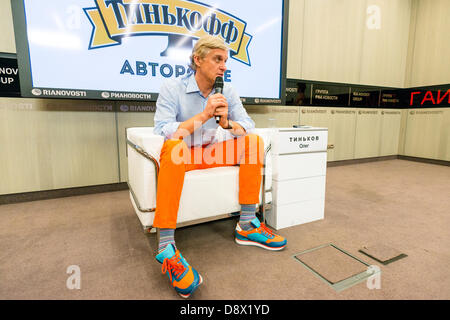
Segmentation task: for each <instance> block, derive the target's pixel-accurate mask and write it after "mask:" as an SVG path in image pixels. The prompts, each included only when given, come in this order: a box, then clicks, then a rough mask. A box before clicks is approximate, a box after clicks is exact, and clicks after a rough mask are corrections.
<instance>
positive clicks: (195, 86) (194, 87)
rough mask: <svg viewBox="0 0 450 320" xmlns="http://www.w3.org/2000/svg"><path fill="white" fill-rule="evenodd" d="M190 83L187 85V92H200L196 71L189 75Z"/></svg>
mask: <svg viewBox="0 0 450 320" xmlns="http://www.w3.org/2000/svg"><path fill="white" fill-rule="evenodd" d="M187 80H188V83H187V87H186V93H191V92H200V89H199V88H198V84H197V81H196V80H195V73H194V72H193V73H192V74H191V76H190V77H188V79H187Z"/></svg>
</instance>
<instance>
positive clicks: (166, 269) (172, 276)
mask: <svg viewBox="0 0 450 320" xmlns="http://www.w3.org/2000/svg"><path fill="white" fill-rule="evenodd" d="M156 260H158V262H159V263H162V269H161V271H162V273H166V274H167V275H168V276H169V280H170V283H171V284H172V286H173V287H174V288H175V291H176V292H177V293H178V294H179V295H180V296H181V297H182V298H189V296H190V295H191V294H192V293H193V292H194V291H195V289H197V288H198V286H199V285H201V284H202V282H203V278H202V276H201V275H200V274H199V273H198V272H197V270H195V269H194V268H192V267H191V266H190V265H189V263H187V261H186V259H184V258H183V256H182V255H181V253H180V251H178V250H175V247H174V246H173V244H169V245H168V246H167V247H166V248H165V249H164V250H163V251H161V252H160V253H159V254H157V255H156Z"/></svg>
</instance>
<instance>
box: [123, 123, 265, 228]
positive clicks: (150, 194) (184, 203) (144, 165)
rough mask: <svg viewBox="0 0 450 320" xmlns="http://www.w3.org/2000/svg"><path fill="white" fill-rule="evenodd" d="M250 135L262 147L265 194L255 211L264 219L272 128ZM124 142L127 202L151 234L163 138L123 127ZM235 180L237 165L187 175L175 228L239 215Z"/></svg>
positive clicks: (148, 129) (145, 129)
mask: <svg viewBox="0 0 450 320" xmlns="http://www.w3.org/2000/svg"><path fill="white" fill-rule="evenodd" d="M220 130H221V129H220ZM220 130H218V131H219V132H220ZM252 133H255V134H258V135H259V136H260V137H261V138H263V141H264V147H265V165H264V175H263V180H262V181H263V182H262V186H261V190H263V189H264V190H265V192H260V205H259V210H260V211H261V213H262V216H263V219H265V211H266V210H268V209H270V207H271V202H272V157H271V137H272V133H273V129H270V128H258V129H254V130H253V131H252ZM222 134H223V136H222V137H225V134H229V133H227V131H225V130H223V132H222ZM126 139H127V157H128V186H129V190H130V199H131V202H132V204H133V207H134V209H135V211H136V214H137V216H138V217H139V220H140V222H141V224H142V227H143V228H144V230H145V231H147V232H152V231H153V230H152V228H153V227H152V226H153V219H154V215H155V208H156V189H157V188H156V186H157V175H158V171H159V159H160V151H161V148H162V145H163V143H164V138H163V137H162V136H159V135H155V134H154V133H153V127H133V128H127V130H126ZM238 181H239V167H238V166H232V167H219V168H212V169H205V170H193V171H189V172H187V173H186V175H185V180H184V185H183V190H182V193H181V199H180V207H179V210H178V220H177V227H182V226H186V225H191V224H197V223H202V222H206V221H211V220H216V219H222V218H225V217H229V216H231V215H235V214H239V210H240V205H239V202H238V186H239V184H238ZM199 204H201V205H199Z"/></svg>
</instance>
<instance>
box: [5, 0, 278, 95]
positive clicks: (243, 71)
mask: <svg viewBox="0 0 450 320" xmlns="http://www.w3.org/2000/svg"><path fill="white" fill-rule="evenodd" d="M12 7H13V14H14V25H15V30H16V42H17V43H18V48H21V49H24V50H23V51H24V53H23V54H21V53H18V56H19V57H18V58H19V68H20V73H21V77H22V76H23V77H26V78H27V79H26V80H24V86H22V87H21V89H22V95H23V96H33V97H38V96H41V97H64V98H84V99H86V98H94V99H121V100H156V98H157V93H158V91H159V88H160V86H161V84H162V82H163V81H164V80H165V79H167V78H177V77H183V76H185V75H186V74H187V73H188V72H189V71H190V70H189V67H188V65H189V56H190V54H191V51H192V48H193V46H194V44H195V42H196V40H197V39H198V38H200V37H201V36H203V35H206V34H211V35H214V36H216V37H219V38H221V39H223V40H224V42H225V43H226V45H227V46H228V48H229V60H228V62H227V67H228V70H227V72H226V74H225V77H224V80H225V81H229V82H231V83H232V84H233V86H234V87H235V88H236V89H237V91H238V93H239V94H240V96H241V97H243V98H244V100H245V102H250V103H255V101H256V103H258V102H259V103H281V96H282V95H281V92H282V90H283V81H282V80H283V79H284V74H283V72H284V68H283V64H284V63H285V59H283V53H284V52H283V17H284V15H283V13H284V9H285V8H284V1H283V0H247V1H242V0H214V1H213V0H202V1H188V0H22V1H12ZM21 14H22V16H23V17H22V16H21ZM18 29H19V30H18ZM17 30H18V32H17ZM22 36H23V37H22ZM19 42H20V43H21V44H19ZM21 51H22V50H21ZM18 52H19V49H18ZM21 82H22V78H21ZM255 98H256V99H255ZM247 100H248V101H247Z"/></svg>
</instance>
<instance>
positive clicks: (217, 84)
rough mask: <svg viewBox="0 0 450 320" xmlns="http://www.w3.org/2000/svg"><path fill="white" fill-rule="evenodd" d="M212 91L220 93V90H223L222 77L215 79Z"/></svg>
mask: <svg viewBox="0 0 450 320" xmlns="http://www.w3.org/2000/svg"><path fill="white" fill-rule="evenodd" d="M214 89H215V91H216V92H220V93H222V89H223V78H222V77H220V76H219V77H217V78H216V81H214Z"/></svg>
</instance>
